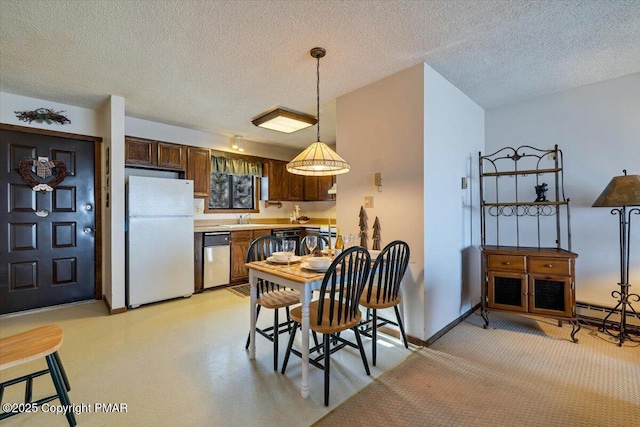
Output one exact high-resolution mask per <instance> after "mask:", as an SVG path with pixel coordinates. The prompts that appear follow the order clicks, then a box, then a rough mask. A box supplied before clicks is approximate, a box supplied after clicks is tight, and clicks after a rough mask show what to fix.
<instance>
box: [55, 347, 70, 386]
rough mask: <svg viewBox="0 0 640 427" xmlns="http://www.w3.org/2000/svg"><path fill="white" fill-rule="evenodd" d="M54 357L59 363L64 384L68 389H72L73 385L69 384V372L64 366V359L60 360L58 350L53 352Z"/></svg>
mask: <svg viewBox="0 0 640 427" xmlns="http://www.w3.org/2000/svg"><path fill="white" fill-rule="evenodd" d="M53 357H54V358H55V359H56V364H57V365H58V371H60V375H62V381H64V386H65V388H66V389H67V391H71V385H70V384H69V379H68V378H67V372H66V371H65V370H64V366H62V361H61V360H60V356H58V352H57V351H56V352H55V353H53Z"/></svg>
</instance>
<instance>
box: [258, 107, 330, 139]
mask: <svg viewBox="0 0 640 427" xmlns="http://www.w3.org/2000/svg"><path fill="white" fill-rule="evenodd" d="M317 122H318V121H317V120H316V118H315V117H313V116H311V115H309V114H304V113H298V112H297V111H292V110H287V109H286V108H282V107H279V108H276V109H275V110H270V111H267V112H266V113H263V114H261V115H260V116H259V117H256V118H255V119H253V120H252V121H251V123H253V124H254V125H256V126H258V127H261V128H265V129H271V130H277V131H278V132H284V133H293V132H297V131H299V130H301V129H305V128H308V127H309V126H313V125H315V124H316V123H317Z"/></svg>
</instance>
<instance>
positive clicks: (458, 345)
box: [314, 313, 640, 427]
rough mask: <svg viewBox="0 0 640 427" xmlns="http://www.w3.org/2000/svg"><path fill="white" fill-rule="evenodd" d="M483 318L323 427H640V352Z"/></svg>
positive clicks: (589, 331) (537, 324) (540, 324)
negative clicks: (484, 323)
mask: <svg viewBox="0 0 640 427" xmlns="http://www.w3.org/2000/svg"><path fill="white" fill-rule="evenodd" d="M490 319H491V326H490V328H489V329H487V330H484V329H482V326H481V325H482V319H481V318H480V317H479V316H478V315H477V314H474V315H472V316H471V317H469V318H468V319H467V320H466V321H464V322H462V323H461V324H459V325H457V326H456V327H455V328H454V329H453V330H451V331H450V332H449V333H447V334H446V335H444V336H443V337H442V338H440V339H439V340H438V341H437V342H436V343H434V344H433V345H432V346H431V347H429V348H423V349H421V350H419V351H417V352H415V353H413V354H412V355H411V356H409V358H408V359H407V360H406V361H405V362H403V363H402V364H400V365H399V366H398V367H396V368H394V369H392V370H391V371H389V372H387V373H385V374H383V375H382V376H381V377H380V378H378V379H377V380H376V381H375V382H373V383H372V384H370V385H369V386H367V387H366V388H365V389H363V390H362V391H361V392H359V393H358V394H356V395H355V396H353V397H351V398H350V399H349V400H348V401H346V402H345V403H344V404H343V405H341V406H339V407H338V408H336V409H335V410H334V411H332V412H331V413H329V414H328V415H327V416H325V417H324V418H322V419H321V420H320V421H318V422H317V423H316V424H314V425H316V426H336V425H348V426H350V427H354V426H363V427H364V426H367V427H369V426H389V425H396V426H585V427H586V426H589V427H591V426H625V425H628V426H632V425H640V347H639V346H638V344H637V343H630V342H626V343H625V345H624V346H623V347H622V348H620V347H618V346H617V345H615V344H614V343H612V341H611V340H610V339H609V338H608V337H607V336H605V335H603V334H601V333H597V331H596V330H595V328H593V327H585V326H584V325H583V327H582V330H581V331H580V332H578V334H577V337H578V339H579V340H580V342H579V343H578V344H574V343H572V342H571V341H570V333H571V327H570V326H568V325H565V326H564V327H562V328H559V327H558V326H557V323H556V321H555V320H552V319H541V318H533V317H524V316H518V315H512V314H506V313H491V315H490Z"/></svg>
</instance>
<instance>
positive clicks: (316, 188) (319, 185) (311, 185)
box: [304, 176, 336, 202]
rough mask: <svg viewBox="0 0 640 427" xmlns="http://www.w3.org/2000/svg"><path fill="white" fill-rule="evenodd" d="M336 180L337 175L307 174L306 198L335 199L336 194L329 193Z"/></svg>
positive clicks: (315, 199)
mask: <svg viewBox="0 0 640 427" xmlns="http://www.w3.org/2000/svg"><path fill="white" fill-rule="evenodd" d="M335 182H336V177H335V176H305V177H304V200H305V201H309V202H314V201H324V200H335V196H333V195H331V194H329V193H328V191H329V189H330V188H331V186H332V185H333V184H334V183H335Z"/></svg>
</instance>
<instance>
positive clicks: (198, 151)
mask: <svg viewBox="0 0 640 427" xmlns="http://www.w3.org/2000/svg"><path fill="white" fill-rule="evenodd" d="M187 179H192V180H193V197H201V198H209V195H210V194H211V152H210V151H209V149H208V148H200V147H187Z"/></svg>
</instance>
